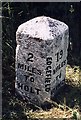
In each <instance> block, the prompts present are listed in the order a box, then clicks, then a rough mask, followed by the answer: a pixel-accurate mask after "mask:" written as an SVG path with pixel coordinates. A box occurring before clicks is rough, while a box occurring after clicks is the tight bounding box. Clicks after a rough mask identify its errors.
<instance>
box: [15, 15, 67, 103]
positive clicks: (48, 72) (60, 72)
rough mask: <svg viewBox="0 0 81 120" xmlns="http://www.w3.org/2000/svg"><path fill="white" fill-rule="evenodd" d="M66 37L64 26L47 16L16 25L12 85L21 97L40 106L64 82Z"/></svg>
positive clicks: (65, 27)
mask: <svg viewBox="0 0 81 120" xmlns="http://www.w3.org/2000/svg"><path fill="white" fill-rule="evenodd" d="M68 38H69V32H68V26H67V25H66V24H65V23H63V22H60V21H58V20H56V19H53V18H50V17H45V16H40V17H36V18H34V19H32V20H29V21H27V22H25V23H23V24H21V25H20V26H19V27H18V30H17V32H16V41H17V47H16V82H15V88H16V90H17V92H18V93H19V94H20V95H21V96H23V97H24V98H26V99H27V100H28V101H30V102H32V103H34V104H36V105H41V104H42V103H43V102H44V101H46V100H50V99H51V96H52V95H54V94H55V91H56V90H57V89H58V88H59V87H60V86H61V85H62V84H63V83H64V79H65V72H66V70H65V69H66V65H67V49H68Z"/></svg>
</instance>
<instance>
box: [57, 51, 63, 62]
mask: <svg viewBox="0 0 81 120" xmlns="http://www.w3.org/2000/svg"><path fill="white" fill-rule="evenodd" d="M55 55H56V56H57V62H58V61H59V60H60V59H61V58H62V56H63V50H61V51H60V52H57V53H56V54H55Z"/></svg>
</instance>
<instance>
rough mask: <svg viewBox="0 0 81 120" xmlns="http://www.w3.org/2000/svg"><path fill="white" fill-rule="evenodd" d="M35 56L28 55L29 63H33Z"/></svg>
mask: <svg viewBox="0 0 81 120" xmlns="http://www.w3.org/2000/svg"><path fill="white" fill-rule="evenodd" d="M32 58H33V54H32V53H28V59H27V61H30V62H33V59H32Z"/></svg>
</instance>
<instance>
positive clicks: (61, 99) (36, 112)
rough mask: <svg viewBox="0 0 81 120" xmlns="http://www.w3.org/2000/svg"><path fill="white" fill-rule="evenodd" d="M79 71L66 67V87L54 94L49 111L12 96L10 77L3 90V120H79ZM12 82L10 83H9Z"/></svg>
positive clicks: (80, 103)
mask: <svg viewBox="0 0 81 120" xmlns="http://www.w3.org/2000/svg"><path fill="white" fill-rule="evenodd" d="M80 78H81V70H80V68H79V66H72V67H71V66H70V65H67V68H66V85H65V86H64V87H63V88H62V89H61V90H60V91H59V92H58V93H57V94H56V96H55V97H54V99H53V101H49V103H50V104H51V108H50V109H46V110H43V109H41V108H39V107H37V106H35V105H32V104H31V103H27V102H26V101H25V100H22V98H19V97H17V96H15V95H14V91H13V90H12V89H13V87H12V86H11V85H12V83H13V82H12V81H13V80H12V76H11V78H10V76H9V77H7V80H6V78H4V79H5V82H4V89H3V120H28V119H30V120H34V119H36V120H39V118H40V119H49V118H50V119H54V118H58V119H59V118H61V119H68V120H69V119H73V120H81V116H80V115H81V79H80ZM11 80H12V81H11ZM6 85H7V86H6Z"/></svg>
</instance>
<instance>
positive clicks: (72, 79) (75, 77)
mask: <svg viewBox="0 0 81 120" xmlns="http://www.w3.org/2000/svg"><path fill="white" fill-rule="evenodd" d="M66 82H67V84H69V85H72V86H76V87H79V86H80V85H81V80H80V68H79V66H74V67H71V66H70V65H67V68H66ZM53 105H55V106H54V107H53V108H51V109H50V110H48V111H44V110H37V111H34V112H33V111H32V109H31V110H30V111H29V112H25V114H26V115H27V116H29V118H31V119H39V118H42V119H48V118H66V119H71V118H73V117H74V118H73V119H75V120H76V119H77V120H80V112H79V110H78V109H76V108H70V107H68V106H66V101H64V104H63V105H61V104H57V103H55V102H53ZM75 111H76V114H75Z"/></svg>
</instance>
